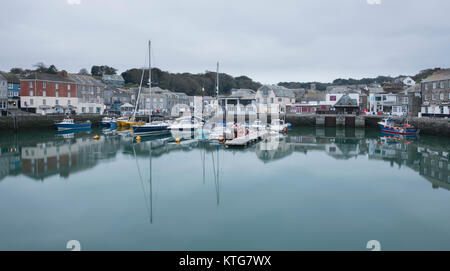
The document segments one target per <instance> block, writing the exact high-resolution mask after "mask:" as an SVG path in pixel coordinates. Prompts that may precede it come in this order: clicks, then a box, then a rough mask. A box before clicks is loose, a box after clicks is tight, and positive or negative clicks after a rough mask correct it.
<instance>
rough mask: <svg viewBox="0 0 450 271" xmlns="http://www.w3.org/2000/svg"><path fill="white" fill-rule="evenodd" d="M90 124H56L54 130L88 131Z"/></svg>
mask: <svg viewBox="0 0 450 271" xmlns="http://www.w3.org/2000/svg"><path fill="white" fill-rule="evenodd" d="M91 126H92V124H91V123H57V124H56V128H58V130H59V131H62V130H72V129H90V128H91Z"/></svg>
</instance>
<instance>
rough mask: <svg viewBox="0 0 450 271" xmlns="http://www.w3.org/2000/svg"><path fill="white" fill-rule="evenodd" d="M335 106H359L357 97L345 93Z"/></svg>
mask: <svg viewBox="0 0 450 271" xmlns="http://www.w3.org/2000/svg"><path fill="white" fill-rule="evenodd" d="M334 106H335V107H357V106H358V101H357V100H356V99H352V98H351V97H350V95H348V94H345V95H344V96H342V97H341V98H340V99H339V101H337V102H336V103H335V104H334Z"/></svg>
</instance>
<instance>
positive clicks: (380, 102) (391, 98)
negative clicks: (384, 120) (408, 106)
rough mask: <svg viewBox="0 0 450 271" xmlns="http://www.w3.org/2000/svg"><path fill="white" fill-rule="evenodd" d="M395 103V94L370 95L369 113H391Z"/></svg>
mask: <svg viewBox="0 0 450 271" xmlns="http://www.w3.org/2000/svg"><path fill="white" fill-rule="evenodd" d="M396 103H397V94H393V93H370V94H369V112H370V113H372V114H380V113H379V112H381V113H391V112H392V107H393V106H395V105H396Z"/></svg>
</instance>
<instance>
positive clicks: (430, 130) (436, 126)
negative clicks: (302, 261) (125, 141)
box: [286, 114, 450, 137]
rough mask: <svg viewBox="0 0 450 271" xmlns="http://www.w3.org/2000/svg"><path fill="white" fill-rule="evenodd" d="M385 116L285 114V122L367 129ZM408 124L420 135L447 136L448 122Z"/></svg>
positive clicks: (415, 119)
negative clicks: (418, 130)
mask: <svg viewBox="0 0 450 271" xmlns="http://www.w3.org/2000/svg"><path fill="white" fill-rule="evenodd" d="M384 118H386V116H375V115H373V116H372V115H371V116H350V115H298V114H287V115H286V122H289V123H291V124H292V126H293V127H301V126H318V127H356V128H358V127H361V128H364V127H367V128H376V127H377V122H379V121H381V120H382V119H384ZM408 121H409V123H410V124H412V125H414V126H416V127H417V128H419V129H420V134H428V135H438V136H449V137H450V120H449V119H441V118H425V117H423V118H418V117H412V118H409V119H408Z"/></svg>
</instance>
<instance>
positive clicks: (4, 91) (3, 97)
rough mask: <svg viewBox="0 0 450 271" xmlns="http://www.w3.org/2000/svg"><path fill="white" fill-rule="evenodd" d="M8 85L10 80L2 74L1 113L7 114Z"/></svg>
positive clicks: (0, 78)
mask: <svg viewBox="0 0 450 271" xmlns="http://www.w3.org/2000/svg"><path fill="white" fill-rule="evenodd" d="M7 85H8V81H7V80H6V78H5V77H3V76H2V75H1V74H0V115H4V114H6V109H7V107H8V95H7Z"/></svg>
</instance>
